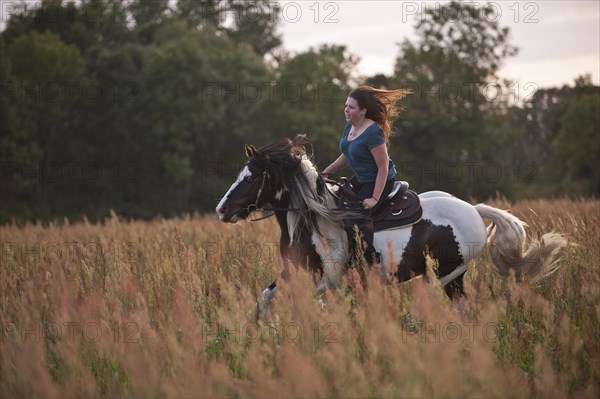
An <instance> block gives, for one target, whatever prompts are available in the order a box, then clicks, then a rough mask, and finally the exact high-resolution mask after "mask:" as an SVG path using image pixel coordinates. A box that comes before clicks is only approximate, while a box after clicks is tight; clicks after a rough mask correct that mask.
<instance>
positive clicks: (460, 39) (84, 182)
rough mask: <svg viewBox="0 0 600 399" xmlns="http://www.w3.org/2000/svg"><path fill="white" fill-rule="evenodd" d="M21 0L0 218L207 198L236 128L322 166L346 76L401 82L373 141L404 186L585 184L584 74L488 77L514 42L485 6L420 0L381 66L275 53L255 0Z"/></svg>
mask: <svg viewBox="0 0 600 399" xmlns="http://www.w3.org/2000/svg"><path fill="white" fill-rule="evenodd" d="M24 4H27V3H24ZM36 5H37V6H36V7H34V8H32V9H27V8H25V7H22V8H21V9H15V10H12V11H13V12H11V15H10V19H8V21H7V22H6V27H5V29H4V30H3V31H2V32H1V33H0V52H1V55H2V57H1V59H0V84H1V92H0V94H1V103H0V112H1V119H2V122H1V125H0V155H1V163H0V166H1V170H0V176H1V177H0V178H1V181H2V189H1V192H0V199H1V201H0V222H1V223H6V222H10V221H11V220H13V219H15V220H19V221H24V220H52V219H60V218H62V217H64V216H66V217H68V218H70V219H80V218H82V217H84V216H85V217H87V218H88V219H90V220H98V219H100V218H102V217H104V216H106V215H107V214H109V212H110V209H113V210H115V212H116V213H117V214H120V215H123V216H127V217H132V218H153V217H155V216H157V215H162V216H173V215H181V214H184V213H192V212H208V211H212V209H214V206H215V205H216V203H217V202H218V199H219V197H220V196H222V195H223V193H224V192H225V191H226V190H227V188H228V187H229V185H230V184H231V183H232V182H233V181H234V180H235V177H236V174H237V172H238V171H239V170H240V169H241V167H242V166H243V164H244V163H245V159H244V158H245V156H244V153H243V145H244V144H245V143H252V144H255V145H257V146H262V145H265V144H268V143H270V142H272V141H274V140H276V139H278V138H280V137H283V136H288V137H291V136H294V135H296V134H298V133H308V134H310V136H311V137H312V140H313V145H314V148H313V151H314V153H313V157H314V160H315V161H316V163H317V164H318V165H319V166H320V167H321V168H324V167H325V166H326V165H327V164H328V163H329V162H331V161H332V160H333V159H335V157H336V156H337V154H338V151H339V150H338V141H339V137H340V134H341V131H342V129H343V127H344V123H345V121H344V119H343V104H344V101H345V99H346V96H347V94H348V92H349V91H350V90H351V89H352V88H353V87H355V86H357V85H360V84H369V85H372V86H375V87H382V88H410V89H412V90H413V91H414V93H413V94H412V95H410V96H408V97H407V98H406V99H405V100H403V105H404V106H405V111H404V112H403V114H402V117H401V118H400V119H398V120H397V121H396V122H395V125H394V132H393V136H392V138H391V147H390V156H391V157H392V159H393V160H394V162H395V163H396V166H397V169H398V178H401V179H405V180H408V181H409V182H410V184H411V186H412V187H413V188H414V189H416V190H417V191H419V192H421V191H426V190H429V189H441V190H445V191H448V192H450V193H452V194H454V195H456V196H458V197H461V198H465V199H470V198H474V199H479V200H484V199H485V198H487V197H489V196H496V195H498V194H501V195H505V196H507V197H508V198H510V199H518V198H523V197H536V196H562V195H572V196H573V195H575V196H579V195H581V196H597V195H598V194H599V193H600V174H599V173H600V165H599V152H600V143H599V138H598V137H599V135H598V132H599V130H600V127H599V125H600V121H599V115H600V112H598V111H599V110H600V87H598V86H595V85H593V84H592V82H591V78H590V76H589V75H582V76H580V77H579V78H577V79H576V81H575V82H574V84H573V85H572V86H568V85H566V86H563V87H560V88H558V87H557V88H544V89H539V88H537V87H535V82H531V85H530V87H525V85H523V84H515V82H508V81H504V80H501V79H499V77H498V76H497V72H498V70H499V68H500V66H501V65H502V63H503V62H504V61H505V60H506V59H508V58H509V57H511V56H513V55H514V54H516V52H517V51H518V49H517V48H516V47H514V46H513V45H512V44H511V43H510V42H509V31H508V29H507V28H503V27H501V26H499V25H498V23H497V22H495V21H493V20H492V18H486V15H488V14H487V13H492V12H493V10H491V9H486V8H485V7H486V6H482V7H474V6H473V5H469V4H466V3H460V2H451V3H448V4H446V5H444V6H443V7H441V8H436V9H432V10H428V11H426V13H427V15H426V18H420V19H419V20H418V21H416V24H415V30H416V33H417V36H416V37H417V39H415V40H413V41H410V40H408V39H405V40H404V41H402V42H401V43H400V45H399V51H398V55H397V58H396V64H395V68H394V73H393V74H392V75H390V76H387V75H376V76H359V75H357V71H356V64H357V62H358V61H359V58H358V57H357V56H356V55H353V54H351V53H349V52H348V50H347V49H346V48H345V47H344V46H340V45H333V44H323V45H321V46H319V47H317V48H311V49H309V50H307V51H304V52H300V53H290V52H288V51H286V50H285V48H284V47H283V45H282V40H281V36H280V34H279V33H278V31H277V28H278V25H279V23H280V21H279V10H278V9H277V7H276V6H274V3H271V2H268V1H264V0H260V1H252V2H247V1H244V2H242V1H236V0H211V1H201V2H198V1H195V0H178V1H169V0H153V1H143V0H127V1H125V0H87V1H82V2H79V3H78V4H73V3H67V2H62V1H60V0H44V1H42V2H41V3H36ZM448 11H451V12H448ZM232 15H233V16H237V17H234V18H232ZM467 32H468V33H467ZM536 89H537V90H536ZM525 96H526V97H525ZM346 172H347V173H350V171H348V170H347V171H346Z"/></svg>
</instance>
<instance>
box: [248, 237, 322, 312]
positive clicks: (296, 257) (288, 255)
mask: <svg viewBox="0 0 600 399" xmlns="http://www.w3.org/2000/svg"><path fill="white" fill-rule="evenodd" d="M282 231H285V230H282ZM289 243H290V241H289V237H288V236H287V231H286V233H284V234H282V236H281V238H280V241H279V252H280V255H281V259H282V261H283V271H282V272H281V278H282V279H283V280H284V281H289V279H290V277H291V273H290V264H292V265H294V266H300V267H305V268H307V269H308V270H309V271H311V272H313V273H316V272H321V273H322V271H323V267H322V264H321V257H320V256H319V254H318V253H317V252H316V251H315V247H314V246H313V244H312V242H311V240H310V235H309V233H308V232H307V233H304V232H303V233H302V234H301V235H300V238H299V240H298V241H297V242H294V243H293V244H292V245H291V246H290V245H289ZM276 292H277V280H275V281H273V282H272V283H271V285H269V286H268V287H267V288H265V289H264V290H263V292H262V295H261V297H260V298H258V300H257V301H256V318H257V319H266V318H267V317H268V314H269V308H270V306H271V300H273V298H274V297H275V293H276Z"/></svg>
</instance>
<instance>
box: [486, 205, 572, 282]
mask: <svg viewBox="0 0 600 399" xmlns="http://www.w3.org/2000/svg"><path fill="white" fill-rule="evenodd" d="M475 209H477V212H479V215H481V217H482V218H484V219H489V220H491V221H492V223H493V225H491V226H490V227H489V228H488V243H489V245H488V247H489V251H490V256H491V257H492V261H493V262H494V265H495V266H496V269H497V271H498V272H499V273H500V274H502V275H504V276H507V275H509V274H510V271H511V269H512V270H514V273H515V276H516V277H517V279H522V278H523V277H528V278H530V279H532V280H536V279H538V278H540V277H543V276H547V275H549V274H551V273H552V272H554V271H555V270H556V269H557V268H558V265H557V260H556V254H557V252H558V250H560V249H561V248H562V247H564V246H566V245H567V240H566V239H565V237H564V236H563V235H561V234H557V233H546V234H544V235H543V236H542V237H541V239H540V240H532V241H531V242H530V243H529V247H528V248H527V249H525V244H526V238H527V235H526V233H525V226H526V223H525V222H523V221H522V220H520V219H519V218H517V217H516V216H514V215H512V214H510V213H509V212H507V211H504V210H502V209H498V208H494V207H491V206H488V205H485V204H478V205H475Z"/></svg>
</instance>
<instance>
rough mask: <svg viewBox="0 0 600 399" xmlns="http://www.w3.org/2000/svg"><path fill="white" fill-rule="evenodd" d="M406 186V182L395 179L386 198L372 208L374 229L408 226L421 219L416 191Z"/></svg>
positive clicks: (421, 212) (421, 213)
mask: <svg viewBox="0 0 600 399" xmlns="http://www.w3.org/2000/svg"><path fill="white" fill-rule="evenodd" d="M408 187H409V185H408V183H407V182H405V181H397V182H396V183H395V184H394V188H393V189H392V192H391V193H390V195H389V196H388V197H387V200H386V201H384V202H382V203H381V204H380V205H379V206H378V207H376V208H375V209H374V210H373V213H372V214H371V219H372V220H373V229H374V231H380V230H387V229H394V228H398V227H404V226H410V225H413V224H415V223H417V222H418V221H419V220H421V217H422V216H423V209H422V208H421V201H420V200H419V196H418V195H417V193H416V192H414V191H413V190H409V189H408Z"/></svg>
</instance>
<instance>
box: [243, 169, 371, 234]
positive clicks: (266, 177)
mask: <svg viewBox="0 0 600 399" xmlns="http://www.w3.org/2000/svg"><path fill="white" fill-rule="evenodd" d="M262 175H263V176H262V181H261V183H260V188H259V189H258V193H257V194H256V199H255V200H254V203H253V204H251V205H248V206H247V207H246V208H245V209H246V210H247V211H248V212H249V213H251V212H254V211H258V210H262V211H265V212H273V213H271V214H268V215H265V216H261V217H259V218H255V219H250V221H251V222H258V221H260V220H264V219H268V218H270V217H272V216H275V212H276V211H285V212H298V213H308V212H310V209H299V208H280V207H273V206H271V207H269V208H262V207H259V206H258V202H259V201H260V197H261V195H262V193H263V190H264V188H265V183H266V181H267V180H269V191H270V192H271V193H272V192H273V189H272V186H271V174H270V173H268V172H267V171H266V170H265V171H263V174H262ZM330 175H333V176H334V177H335V178H337V179H338V180H332V179H330V178H328V177H327V176H330ZM322 176H324V181H325V183H330V184H334V185H336V186H338V187H340V188H341V189H342V191H343V193H344V194H346V196H347V197H349V196H351V195H352V194H353V193H352V190H351V189H349V187H348V186H349V183H348V181H347V179H346V178H343V177H342V178H340V177H339V176H338V175H335V174H332V173H324V174H322ZM327 191H328V192H329V193H330V194H331V195H333V196H334V197H336V198H337V199H338V200H340V201H341V198H340V197H338V196H337V195H336V194H335V193H333V192H331V191H330V190H329V189H327ZM356 198H358V197H356ZM353 202H356V205H359V204H360V203H361V202H360V201H349V203H353ZM361 207H362V206H361ZM334 210H340V211H347V210H348V209H347V208H336V209H334Z"/></svg>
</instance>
